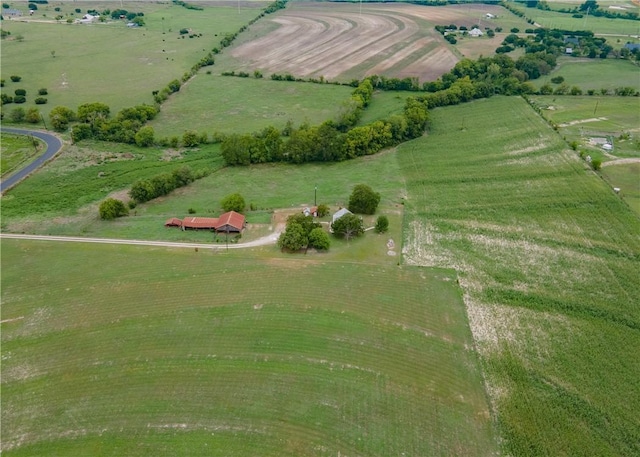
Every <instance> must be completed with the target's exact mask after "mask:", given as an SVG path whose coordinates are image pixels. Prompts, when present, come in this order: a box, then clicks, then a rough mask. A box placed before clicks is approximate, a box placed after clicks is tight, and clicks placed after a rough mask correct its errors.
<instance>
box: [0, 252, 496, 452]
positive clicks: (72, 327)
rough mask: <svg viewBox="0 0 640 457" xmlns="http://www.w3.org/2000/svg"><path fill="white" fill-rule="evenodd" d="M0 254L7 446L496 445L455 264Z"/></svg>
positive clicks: (446, 448) (359, 448) (352, 448)
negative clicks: (450, 267) (443, 266)
mask: <svg viewBox="0 0 640 457" xmlns="http://www.w3.org/2000/svg"><path fill="white" fill-rule="evenodd" d="M2 252H3V255H2V263H3V265H2V267H3V268H2V283H3V287H2V302H3V316H2V318H3V323H2V350H3V385H2V397H3V398H2V402H3V407H2V423H3V427H2V442H3V454H6V455H7V456H23V455H24V456H26V455H43V454H46V455H78V456H83V455H86V456H89V455H91V456H95V455H129V456H136V455H140V456H143V455H144V456H146V455H150V454H152V455H159V456H164V455H166V456H174V455H188V456H193V455H220V456H222V455H224V456H234V455H235V456H246V455H255V454H260V455H263V456H270V455H272V456H300V455H308V456H328V455H338V454H341V455H367V456H389V455H401V454H402V453H403V452H404V453H406V454H407V455H434V456H449V455H454V454H463V455H469V456H485V455H488V454H489V455H491V454H494V453H495V452H496V440H495V435H494V432H493V426H492V421H491V416H490V413H489V407H488V404H487V400H486V396H485V393H484V389H483V380H482V376H481V373H480V369H479V363H478V360H477V356H476V353H475V352H474V350H473V339H472V336H471V333H470V331H469V326H468V323H467V317H466V314H465V308H464V303H463V301H462V296H461V294H460V290H459V288H458V286H457V284H456V274H455V272H453V271H452V270H444V269H426V268H419V267H398V266H395V265H393V266H389V267H385V266H381V265H367V264H355V263H352V262H327V261H322V260H316V261H308V260H307V259H305V260H304V261H302V260H301V259H300V258H298V257H288V258H287V259H265V260H260V259H257V258H255V257H253V256H251V255H247V254H241V253H228V254H224V253H220V254H211V253H205V252H202V251H200V252H194V251H193V250H180V249H178V250H176V249H165V248H143V247H127V246H95V245H94V246H90V245H85V244H63V243H48V242H34V241H17V240H6V239H5V240H2Z"/></svg>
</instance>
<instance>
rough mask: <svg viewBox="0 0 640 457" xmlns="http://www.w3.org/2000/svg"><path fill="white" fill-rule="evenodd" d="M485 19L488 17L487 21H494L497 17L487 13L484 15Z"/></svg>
mask: <svg viewBox="0 0 640 457" xmlns="http://www.w3.org/2000/svg"><path fill="white" fill-rule="evenodd" d="M484 17H486V18H487V19H494V18H495V17H496V15H495V14H491V13H487V14H485V15H484Z"/></svg>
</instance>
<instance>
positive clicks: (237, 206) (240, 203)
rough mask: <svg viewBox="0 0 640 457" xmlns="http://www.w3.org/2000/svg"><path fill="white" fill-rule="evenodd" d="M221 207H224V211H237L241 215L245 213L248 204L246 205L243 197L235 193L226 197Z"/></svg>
mask: <svg viewBox="0 0 640 457" xmlns="http://www.w3.org/2000/svg"><path fill="white" fill-rule="evenodd" d="M220 206H222V209H224V210H225V211H235V212H237V213H241V212H243V211H244V209H245V207H246V206H247V204H246V203H245V201H244V198H243V197H242V195H240V194H238V193H235V194H230V195H227V196H226V197H224V198H223V199H222V201H221V202H220Z"/></svg>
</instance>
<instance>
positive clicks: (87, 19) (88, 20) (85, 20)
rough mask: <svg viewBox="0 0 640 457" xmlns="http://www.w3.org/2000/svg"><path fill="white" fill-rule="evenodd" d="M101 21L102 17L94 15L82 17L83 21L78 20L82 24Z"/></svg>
mask: <svg viewBox="0 0 640 457" xmlns="http://www.w3.org/2000/svg"><path fill="white" fill-rule="evenodd" d="M98 19H100V16H94V15H93V14H85V15H84V16H82V19H78V22H79V23H81V24H91V23H92V22H95V21H97V20H98Z"/></svg>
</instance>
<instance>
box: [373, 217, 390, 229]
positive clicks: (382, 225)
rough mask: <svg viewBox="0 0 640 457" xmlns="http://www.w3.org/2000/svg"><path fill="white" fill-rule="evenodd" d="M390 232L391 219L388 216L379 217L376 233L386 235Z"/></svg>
mask: <svg viewBox="0 0 640 457" xmlns="http://www.w3.org/2000/svg"><path fill="white" fill-rule="evenodd" d="M387 230H389V218H388V217H387V216H378V219H377V220H376V227H375V231H376V233H385V232H386V231H387Z"/></svg>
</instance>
